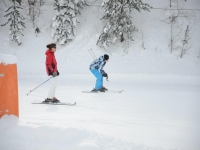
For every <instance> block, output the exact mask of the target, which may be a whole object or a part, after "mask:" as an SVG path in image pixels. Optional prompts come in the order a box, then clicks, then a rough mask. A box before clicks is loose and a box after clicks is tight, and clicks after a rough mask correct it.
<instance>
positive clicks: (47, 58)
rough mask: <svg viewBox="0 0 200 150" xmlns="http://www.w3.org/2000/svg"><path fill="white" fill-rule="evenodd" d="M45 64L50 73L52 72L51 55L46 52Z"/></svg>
mask: <svg viewBox="0 0 200 150" xmlns="http://www.w3.org/2000/svg"><path fill="white" fill-rule="evenodd" d="M46 65H47V67H48V68H49V70H50V71H51V73H53V68H52V56H51V55H50V54H47V56H46Z"/></svg>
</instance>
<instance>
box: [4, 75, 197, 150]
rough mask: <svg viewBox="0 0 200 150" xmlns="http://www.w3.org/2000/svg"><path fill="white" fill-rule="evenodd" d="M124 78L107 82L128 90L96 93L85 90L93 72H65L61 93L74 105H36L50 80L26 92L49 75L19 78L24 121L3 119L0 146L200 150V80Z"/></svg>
mask: <svg viewBox="0 0 200 150" xmlns="http://www.w3.org/2000/svg"><path fill="white" fill-rule="evenodd" d="M116 76H117V77H116ZM123 76H124V75H116V74H115V75H110V79H112V80H111V81H110V82H106V81H105V82H104V83H105V86H106V87H108V88H109V89H113V90H116V89H124V92H122V93H96V94H95V93H91V94H88V93H82V92H81V91H82V90H83V89H86V90H89V89H90V88H91V85H93V84H94V81H95V80H94V79H93V78H90V77H89V75H68V76H67V77H61V76H60V79H59V83H58V88H57V92H56V95H57V97H58V98H59V99H60V100H61V101H62V102H71V103H72V102H75V101H76V102H77V105H76V106H73V107H71V106H62V105H61V106H55V105H53V106H52V105H33V104H31V102H34V101H42V100H43V98H45V96H46V94H47V91H48V88H47V87H48V83H47V84H45V85H43V86H42V87H40V88H39V89H37V90H36V91H34V92H33V93H31V94H30V95H29V96H26V92H28V90H29V89H31V88H32V87H34V85H35V84H36V83H38V82H39V80H41V79H45V77H42V78H38V77H29V76H28V77H20V78H19V79H20V80H19V108H20V109H19V110H20V119H16V118H12V117H8V116H5V117H3V119H1V120H0V126H1V127H0V130H1V131H0V132H1V133H3V136H0V140H1V141H3V142H2V144H0V149H1V148H2V149H4V148H5V147H7V148H6V149H12V150H13V149H20V148H19V147H21V148H22V149H48V150H51V149H55V148H56V149H61V150H62V149H70V150H71V149H72V150H73V149H74V150H76V149H87V150H96V149H102V150H104V149H108V150H110V149H113V150H114V149H118V150H121V149H127V150H129V149H131V150H132V149H137V150H143V149H152V150H156V149H160V150H161V149H170V148H171V149H183V150H187V149H192V150H197V149H198V148H199V142H198V141H199V139H200V136H199V134H198V133H199V131H200V129H199V125H200V120H199V109H198V106H199V96H200V94H199V92H198V91H199V89H200V82H199V78H196V79H195V80H194V79H193V80H192V79H187V77H185V78H184V77H182V78H179V80H175V79H176V78H177V77H176V76H174V78H173V77H171V78H165V77H161V76H157V77H156V78H155V80H154V79H153V76H152V77H149V79H148V78H147V77H140V79H138V76H137V75H136V76H134V75H132V76H131V75H127V76H129V80H127V79H124V78H123ZM150 78H151V79H150ZM159 78H160V79H161V78H162V79H163V80H162V82H161V80H160V81H159V80H156V79H159ZM83 79H84V80H83ZM164 79H165V80H164ZM197 79H198V80H197ZM82 80H83V81H82ZM81 81H82V82H83V83H81ZM174 81H176V82H174ZM196 81H198V82H196ZM77 83H81V84H77ZM42 97H43V98H42ZM10 122H12V123H10ZM4 130H6V131H7V132H4ZM1 135H2V134H1ZM12 135H15V137H12ZM14 143H15V145H17V146H13V145H14ZM41 145H42V146H41ZM17 147H18V148H17Z"/></svg>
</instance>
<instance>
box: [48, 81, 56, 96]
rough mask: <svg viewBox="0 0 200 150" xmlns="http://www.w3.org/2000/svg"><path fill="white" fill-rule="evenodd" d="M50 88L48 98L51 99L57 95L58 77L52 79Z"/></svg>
mask: <svg viewBox="0 0 200 150" xmlns="http://www.w3.org/2000/svg"><path fill="white" fill-rule="evenodd" d="M50 84H51V85H50V88H49V92H48V95H47V98H49V99H53V97H55V92H56V85H57V77H53V78H52V79H51V80H50Z"/></svg>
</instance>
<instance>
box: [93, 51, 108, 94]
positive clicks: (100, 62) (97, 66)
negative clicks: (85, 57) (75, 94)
mask: <svg viewBox="0 0 200 150" xmlns="http://www.w3.org/2000/svg"><path fill="white" fill-rule="evenodd" d="M108 60H109V56H108V55H107V54H105V55H103V56H101V57H99V58H98V59H96V60H94V61H93V62H92V63H91V64H90V71H91V72H92V74H93V75H94V76H95V77H96V84H95V87H94V89H93V90H92V92H98V91H100V92H105V91H106V90H108V89H106V88H105V87H103V76H104V77H107V78H108V75H107V73H105V71H104V70H103V67H104V66H105V64H106V62H108Z"/></svg>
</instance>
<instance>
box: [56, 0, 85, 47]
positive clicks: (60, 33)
mask: <svg viewBox="0 0 200 150" xmlns="http://www.w3.org/2000/svg"><path fill="white" fill-rule="evenodd" d="M83 5H86V2H85V1H84V0H79V1H77V0H62V1H60V2H58V0H55V4H54V9H55V10H57V15H56V16H55V17H54V18H53V24H52V27H53V29H52V37H53V38H54V40H55V42H57V43H59V44H66V43H67V42H70V41H72V40H73V39H74V36H75V34H76V23H77V22H78V20H77V15H78V14H80V11H79V9H80V8H82V6H83Z"/></svg>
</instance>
